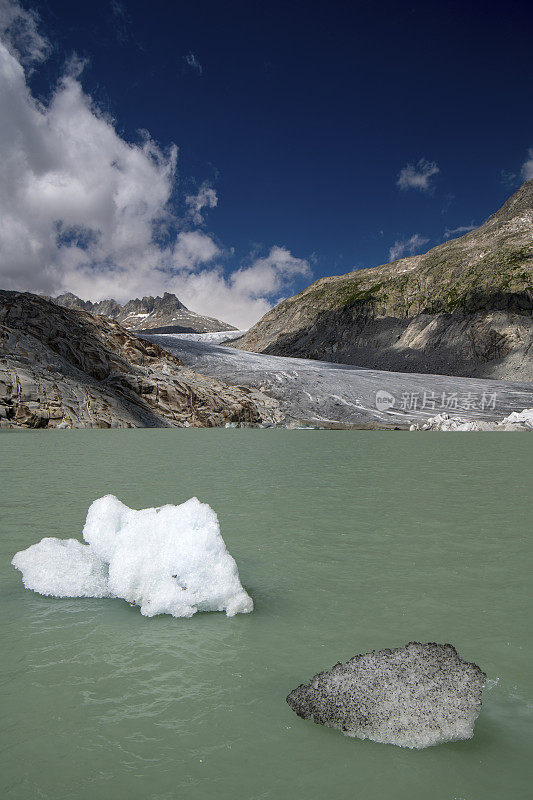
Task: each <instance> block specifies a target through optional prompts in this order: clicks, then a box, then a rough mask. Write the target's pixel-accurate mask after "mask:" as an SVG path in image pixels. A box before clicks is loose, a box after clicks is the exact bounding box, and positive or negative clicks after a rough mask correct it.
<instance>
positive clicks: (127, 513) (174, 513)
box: [11, 495, 253, 617]
mask: <svg viewBox="0 0 533 800" xmlns="http://www.w3.org/2000/svg"><path fill="white" fill-rule="evenodd" d="M83 538H84V540H85V541H86V542H87V544H82V543H81V542H78V541H76V540H75V539H54V538H46V539H43V540H42V541H40V542H39V543H38V544H34V545H32V546H31V547H28V549H27V550H22V551H20V552H19V553H17V554H16V555H15V556H14V558H13V560H12V562H11V563H12V564H13V566H14V567H16V568H17V569H19V570H20V571H21V572H22V580H23V583H24V586H26V588H28V589H33V591H35V592H39V594H44V595H52V596H54V597H120V598H123V599H124V600H127V601H128V602H130V603H132V604H135V605H138V606H140V610H141V614H144V616H146V617H153V616H155V615H156V614H171V615H172V616H174V617H192V615H193V614H196V612H197V611H225V612H226V615H227V616H228V617H232V616H234V615H235V614H238V613H242V614H246V613H249V612H250V611H252V610H253V601H252V599H251V598H250V597H249V595H248V594H247V593H246V592H245V590H244V589H243V587H242V585H241V582H240V580H239V572H238V570H237V565H236V563H235V560H234V559H233V558H232V556H231V555H230V554H229V553H228V551H227V549H226V545H225V544H224V540H223V538H222V536H221V534H220V527H219V524H218V519H217V515H216V514H215V512H214V511H213V509H212V508H211V507H210V506H209V505H207V504H206V503H200V501H199V500H198V499H197V498H196V497H192V498H191V499H190V500H187V502H185V503H182V504H181V505H178V506H174V505H166V506H161V507H160V508H144V509H141V510H140V511H135V510H133V509H131V508H128V506H126V505H124V503H121V502H120V500H118V499H117V498H116V497H114V496H113V495H107V496H106V497H101V498H100V499H99V500H95V501H94V503H92V505H91V506H90V508H89V511H88V512H87V519H86V522H85V527H84V528H83Z"/></svg>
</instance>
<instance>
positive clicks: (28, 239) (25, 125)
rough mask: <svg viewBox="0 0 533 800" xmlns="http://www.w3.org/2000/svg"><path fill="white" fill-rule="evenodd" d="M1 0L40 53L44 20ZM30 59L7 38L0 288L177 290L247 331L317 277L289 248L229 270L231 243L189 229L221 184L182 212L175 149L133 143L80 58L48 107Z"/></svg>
mask: <svg viewBox="0 0 533 800" xmlns="http://www.w3.org/2000/svg"><path fill="white" fill-rule="evenodd" d="M0 2H2V9H3V14H4V16H3V17H2V19H3V20H4V28H5V29H6V30H8V29H10V26H11V27H12V21H13V20H14V19H19V18H20V19H22V21H23V22H24V24H26V23H27V29H28V31H29V32H30V33H31V34H32V35H31V36H30V34H28V36H27V37H26V39H25V42H26V45H27V51H26V52H27V57H28V58H29V57H30V55H31V56H32V58H33V61H34V62H35V60H36V59H38V58H41V57H43V54H44V53H45V52H46V47H47V43H46V41H45V40H44V39H42V37H41V39H39V38H36V37H38V36H39V34H38V31H37V27H36V19H35V17H34V16H33V15H31V14H29V12H24V11H21V10H20V9H19V8H18V6H13V4H11V6H9V5H6V3H5V2H4V0H0ZM10 7H11V8H12V11H10V13H9V14H8V13H7V12H6V9H7V10H8V11H9V8H10ZM17 9H18V10H17ZM17 14H18V15H19V16H18V17H17ZM27 14H29V16H25V15H27ZM20 15H22V16H20ZM33 34H35V36H33ZM32 36H33V38H32ZM21 46H22V45H20V47H21ZM22 58H23V56H22V55H21V51H20V50H19V49H18V48H15V47H14V46H13V45H11V44H9V46H8V45H7V44H6V42H5V41H0V109H1V111H0V252H1V254H2V257H1V259H0V286H1V287H2V288H6V289H20V290H27V291H35V292H42V293H45V294H56V293H59V292H62V291H72V292H74V293H75V294H77V295H79V296H80V297H82V298H86V299H92V300H99V299H104V298H107V297H115V298H116V299H117V300H118V301H119V302H124V301H126V300H128V299H130V298H132V297H135V296H142V295H145V294H152V295H155V294H161V293H162V292H164V291H169V292H174V293H175V294H177V295H178V296H179V297H180V299H181V300H182V301H183V302H184V303H185V304H186V305H187V306H189V307H190V308H191V309H193V310H194V311H197V312H199V313H202V314H209V315H210V316H216V317H219V318H220V319H223V320H224V319H225V320H226V321H228V322H231V323H233V324H235V325H236V326H238V327H246V326H248V325H250V324H251V323H253V322H255V321H256V320H257V319H258V318H259V317H260V316H261V315H262V314H263V313H264V312H265V311H267V310H268V309H269V308H270V307H271V306H272V304H273V302H274V301H275V300H276V299H277V297H278V296H279V293H280V292H281V291H285V290H287V289H289V288H290V285H291V282H292V281H293V280H294V278H295V277H297V276H306V277H307V276H309V274H310V272H309V265H308V262H307V261H305V260H304V259H298V258H294V257H293V256H292V255H291V254H290V252H289V251H287V250H285V249H284V248H280V247H274V248H272V249H271V250H270V253H269V254H268V256H266V257H263V258H259V257H254V258H250V259H249V263H248V264H247V265H245V266H244V267H242V268H240V269H237V270H236V271H234V272H233V273H230V274H229V275H227V274H225V272H224V270H223V268H222V263H223V262H224V259H227V256H228V251H227V250H226V248H224V247H223V246H222V245H221V244H219V243H218V242H216V241H215V240H214V238H213V237H212V236H210V235H208V234H207V233H205V232H204V231H202V230H198V229H194V228H193V227H192V222H194V223H195V224H196V225H197V224H198V222H199V220H200V217H201V216H202V210H203V209H205V208H213V207H214V206H215V205H216V202H217V198H216V193H215V192H214V190H213V189H212V188H211V187H210V186H209V185H207V184H203V185H202V187H201V188H200V190H199V192H198V193H197V195H194V196H193V195H191V196H190V197H189V198H188V199H187V204H188V207H189V214H188V215H186V217H185V218H183V219H180V218H178V216H177V215H176V213H175V210H174V208H173V205H172V197H173V193H174V190H175V180H176V168H177V157H178V151H177V147H176V146H175V145H171V146H169V147H168V148H161V147H160V146H159V145H158V144H156V143H155V142H154V141H153V140H152V139H151V137H150V136H149V134H148V133H147V132H143V133H141V134H140V138H139V140H138V141H137V142H135V143H132V142H128V141H126V140H124V139H123V138H122V137H121V136H120V135H119V134H118V133H117V131H116V128H115V124H114V121H113V120H112V119H110V118H109V117H108V116H104V115H103V114H102V113H101V112H100V110H99V109H98V107H97V106H96V105H95V104H94V102H93V101H92V99H91V97H89V96H88V95H87V94H86V93H85V92H84V91H83V88H82V84H81V76H80V71H81V68H82V64H81V62H79V61H78V60H76V59H73V60H71V62H70V63H69V66H68V68H67V70H66V72H65V74H64V75H63V77H62V79H61V80H60V82H59V83H58V85H57V87H56V89H55V92H54V93H53V95H52V98H51V100H50V101H49V103H48V104H46V105H44V104H42V103H39V102H38V101H37V100H36V99H35V98H34V97H33V96H32V94H31V92H30V89H29V87H28V85H27V82H26V76H25V71H24V67H23V65H22Z"/></svg>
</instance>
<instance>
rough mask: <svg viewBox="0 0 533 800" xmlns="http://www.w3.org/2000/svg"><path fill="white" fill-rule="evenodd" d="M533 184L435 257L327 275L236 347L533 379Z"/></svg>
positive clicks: (416, 369) (435, 251) (433, 251)
mask: <svg viewBox="0 0 533 800" xmlns="http://www.w3.org/2000/svg"><path fill="white" fill-rule="evenodd" d="M532 311H533V180H532V181H526V183H524V184H523V185H522V186H521V187H520V189H519V190H518V191H517V192H516V193H515V194H514V195H512V196H511V197H510V198H509V199H508V200H507V201H506V202H505V203H504V205H503V206H502V207H501V208H500V209H499V211H497V212H496V213H494V214H492V215H491V216H490V217H489V218H488V219H487V220H486V221H485V222H484V223H483V224H482V225H480V226H479V227H478V228H477V229H475V230H473V231H470V232H468V233H466V234H465V235H464V236H461V237H459V238H457V239H450V240H448V241H447V242H444V243H443V244H440V245H437V246H436V247H434V248H432V249H430V250H429V251H428V252H427V253H424V254H421V255H416V256H411V257H408V258H402V259H397V260H396V261H393V262H389V263H387V264H382V265H380V266H377V267H370V268H367V269H361V270H355V271H352V272H350V273H347V274H345V275H340V276H332V277H326V278H320V279H319V280H318V281H316V282H315V283H313V284H311V286H309V287H307V289H304V290H303V291H302V292H300V293H299V294H297V295H295V296H294V297H291V298H288V299H287V300H284V301H283V302H282V303H280V304H279V305H278V306H276V307H275V308H274V309H272V310H271V311H269V312H268V313H267V314H266V315H265V316H264V317H263V318H262V319H261V320H259V322H258V323H256V325H254V326H253V327H252V328H250V330H249V331H248V332H247V333H246V334H245V335H244V336H243V337H242V338H241V339H239V340H236V341H233V342H232V346H233V347H239V348H242V349H245V350H252V351H255V352H262V353H268V354H271V355H283V356H298V357H304V358H314V359H319V360H320V359H321V360H327V361H333V362H340V363H348V364H357V365H358V366H361V367H372V368H376V369H386V370H393V371H400V372H402V371H404V372H422V373H424V372H425V373H439V374H447V375H459V376H460V375H463V376H472V377H487V378H501V379H511V380H531V379H533V367H532V363H531V361H532V358H531V356H532V354H533V325H532Z"/></svg>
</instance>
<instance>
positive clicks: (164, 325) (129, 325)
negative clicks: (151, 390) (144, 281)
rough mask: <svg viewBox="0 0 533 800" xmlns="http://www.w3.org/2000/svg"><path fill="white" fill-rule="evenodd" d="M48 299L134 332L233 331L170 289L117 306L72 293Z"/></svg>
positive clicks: (231, 327) (109, 302)
mask: <svg viewBox="0 0 533 800" xmlns="http://www.w3.org/2000/svg"><path fill="white" fill-rule="evenodd" d="M50 300H51V301H52V302H53V303H55V304H56V305H59V306H62V307H63V308H74V309H81V310H82V311H88V312H89V313H91V314H98V315H103V316H106V317H109V318H110V319H114V320H115V321H116V322H119V323H120V324H121V325H122V326H123V327H124V328H126V329H127V330H130V331H135V332H136V333H142V332H143V331H150V333H211V332H214V331H234V330H236V328H234V327H233V325H229V324H228V323H227V322H221V321H220V320H218V319H215V318H214V317H204V316H202V315H201V314H197V313H196V312H195V311H190V310H189V309H188V308H187V307H186V306H185V305H184V304H183V303H182V302H181V300H179V298H178V297H176V295H175V294H172V293H171V292H165V293H164V294H163V296H162V297H161V296H159V295H158V296H156V297H152V295H147V296H145V297H142V298H140V297H136V298H135V299H133V300H128V302H127V303H125V304H124V305H121V304H120V303H117V301H116V300H114V299H112V298H110V299H108V300H100V301H98V302H96V303H93V302H92V301H91V300H82V299H81V298H80V297H78V296H77V295H75V294H73V293H72V292H64V293H63V294H60V295H58V296H57V297H51V298H50Z"/></svg>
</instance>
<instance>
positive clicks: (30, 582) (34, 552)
mask: <svg viewBox="0 0 533 800" xmlns="http://www.w3.org/2000/svg"><path fill="white" fill-rule="evenodd" d="M11 563H12V564H13V566H14V567H16V568H17V569H19V570H20V571H21V572H22V581H23V583H24V586H25V587H26V589H33V591H34V592H39V594H46V595H52V596H53V597H107V595H108V594H109V590H108V583H107V564H106V563H105V561H103V560H102V559H101V558H100V557H99V556H97V555H96V553H94V552H93V551H92V550H91V548H90V547H87V545H86V544H82V543H81V542H78V541H77V540H76V539H54V538H52V537H50V538H47V539H41V541H40V542H38V544H32V546H31V547H28V549H27V550H21V551H20V552H19V553H17V554H16V555H15V556H14V558H13V560H12V562H11Z"/></svg>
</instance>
